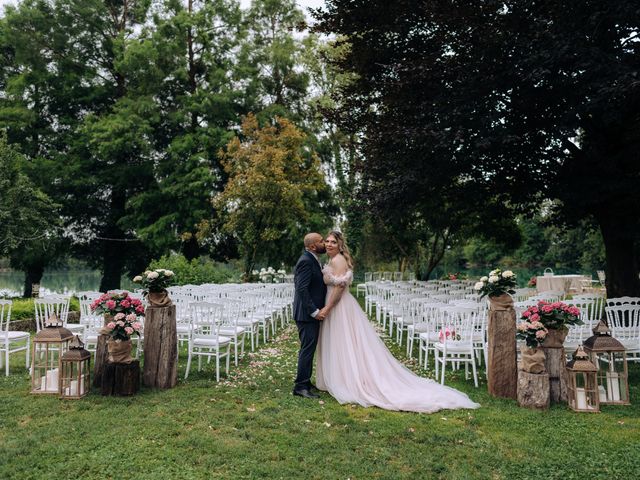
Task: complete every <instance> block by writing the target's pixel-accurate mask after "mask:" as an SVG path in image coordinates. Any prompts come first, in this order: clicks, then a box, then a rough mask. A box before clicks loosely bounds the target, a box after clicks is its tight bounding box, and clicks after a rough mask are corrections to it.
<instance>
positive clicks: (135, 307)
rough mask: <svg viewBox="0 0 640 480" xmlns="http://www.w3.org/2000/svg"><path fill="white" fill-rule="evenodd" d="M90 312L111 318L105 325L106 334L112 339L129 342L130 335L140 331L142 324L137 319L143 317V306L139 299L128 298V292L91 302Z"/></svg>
mask: <svg viewBox="0 0 640 480" xmlns="http://www.w3.org/2000/svg"><path fill="white" fill-rule="evenodd" d="M91 311H93V312H95V313H97V314H98V315H100V314H103V313H104V314H109V315H111V316H112V317H113V318H112V320H111V321H110V322H109V323H107V325H105V329H106V330H107V333H108V334H109V335H110V336H111V338H113V339H116V340H117V339H120V340H129V338H130V337H131V335H133V334H136V333H138V334H139V333H140V331H141V330H142V323H141V322H139V321H138V318H139V317H143V316H144V305H143V304H142V302H141V301H140V300H139V299H137V298H133V297H130V296H129V293H128V292H124V293H113V292H107V293H105V294H103V295H102V296H100V297H99V298H98V299H96V300H94V301H93V303H92V304H91Z"/></svg>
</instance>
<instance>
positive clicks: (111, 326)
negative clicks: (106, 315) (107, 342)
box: [107, 322, 116, 330]
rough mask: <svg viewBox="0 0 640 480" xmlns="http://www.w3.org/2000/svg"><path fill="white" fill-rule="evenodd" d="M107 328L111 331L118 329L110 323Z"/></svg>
mask: <svg viewBox="0 0 640 480" xmlns="http://www.w3.org/2000/svg"><path fill="white" fill-rule="evenodd" d="M107 328H108V329H109V330H113V329H114V328H116V324H115V323H113V322H109V323H107Z"/></svg>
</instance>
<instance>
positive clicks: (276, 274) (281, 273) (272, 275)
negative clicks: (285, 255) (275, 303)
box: [252, 267, 287, 283]
mask: <svg viewBox="0 0 640 480" xmlns="http://www.w3.org/2000/svg"><path fill="white" fill-rule="evenodd" d="M252 273H253V274H254V275H256V276H258V278H259V279H260V282H261V283H279V282H281V281H282V280H283V279H284V277H285V275H286V274H287V271H286V270H285V269H284V268H280V269H279V270H276V269H275V268H273V267H267V268H261V269H260V271H259V272H258V271H257V270H254V271H253V272H252Z"/></svg>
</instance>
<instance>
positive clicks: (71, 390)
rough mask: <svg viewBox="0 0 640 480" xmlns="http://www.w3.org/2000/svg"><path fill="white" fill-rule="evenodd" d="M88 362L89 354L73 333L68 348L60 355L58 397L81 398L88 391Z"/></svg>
mask: <svg viewBox="0 0 640 480" xmlns="http://www.w3.org/2000/svg"><path fill="white" fill-rule="evenodd" d="M90 363H91V354H90V353H89V352H88V351H87V350H85V349H84V344H83V343H82V342H81V341H80V338H79V337H78V336H77V335H75V336H74V337H73V340H71V343H69V350H67V351H66V352H65V353H64V355H62V357H60V372H61V377H60V398H82V397H84V396H86V395H87V394H88V393H89V389H90V387H91V384H90V383H89V382H90V378H89V372H90V371H91V365H90Z"/></svg>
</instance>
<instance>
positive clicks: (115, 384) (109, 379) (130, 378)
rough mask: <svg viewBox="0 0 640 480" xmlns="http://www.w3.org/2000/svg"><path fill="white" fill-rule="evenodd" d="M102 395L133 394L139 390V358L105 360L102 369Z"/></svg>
mask: <svg viewBox="0 0 640 480" xmlns="http://www.w3.org/2000/svg"><path fill="white" fill-rule="evenodd" d="M101 389H102V395H121V396H128V395H134V394H136V393H137V392H138V391H139V390H140V360H134V361H133V362H131V363H111V362H106V363H105V364H104V368H103V371H102V385H101Z"/></svg>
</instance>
